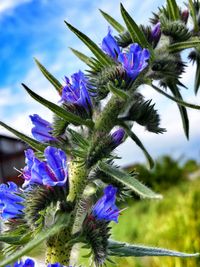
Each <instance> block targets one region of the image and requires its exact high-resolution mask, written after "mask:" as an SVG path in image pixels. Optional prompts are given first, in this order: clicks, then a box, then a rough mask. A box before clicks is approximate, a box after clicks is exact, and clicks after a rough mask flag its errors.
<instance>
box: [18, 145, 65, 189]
mask: <svg viewBox="0 0 200 267" xmlns="http://www.w3.org/2000/svg"><path fill="white" fill-rule="evenodd" d="M44 155H45V158H46V161H45V162H44V161H40V160H39V159H38V158H36V157H35V155H34V152H33V150H32V149H28V150H27V151H25V156H26V163H27V165H26V167H25V168H24V171H23V177H24V179H25V180H26V181H25V185H27V184H42V185H47V186H64V185H65V184H66V182H67V177H68V172H67V157H66V154H65V152H64V151H62V150H61V149H58V148H55V147H51V146H48V147H47V148H46V149H45V150H44Z"/></svg>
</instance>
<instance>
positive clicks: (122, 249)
mask: <svg viewBox="0 0 200 267" xmlns="http://www.w3.org/2000/svg"><path fill="white" fill-rule="evenodd" d="M108 254H109V255H110V256H117V257H144V256H170V257H181V258H186V257H198V256H199V253H193V254H189V253H183V252H178V251H174V250H169V249H164V248H156V247H147V246H143V245H137V244H135V245H132V244H128V243H122V242H117V241H113V240H109V241H108Z"/></svg>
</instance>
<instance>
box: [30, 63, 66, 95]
mask: <svg viewBox="0 0 200 267" xmlns="http://www.w3.org/2000/svg"><path fill="white" fill-rule="evenodd" d="M35 62H36V64H37V66H38V67H39V69H40V70H41V72H42V73H43V74H44V76H45V77H46V78H47V80H48V81H49V82H50V83H51V84H52V85H53V86H54V87H55V89H56V90H57V92H58V93H61V91H62V87H63V86H62V84H61V83H60V82H59V81H58V80H57V79H56V78H55V77H54V76H53V75H52V74H51V73H50V72H49V71H48V70H47V69H46V68H45V67H44V66H43V65H42V64H41V63H40V62H39V61H38V60H37V59H36V58H35Z"/></svg>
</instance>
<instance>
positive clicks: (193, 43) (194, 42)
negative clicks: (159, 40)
mask: <svg viewBox="0 0 200 267" xmlns="http://www.w3.org/2000/svg"><path fill="white" fill-rule="evenodd" d="M199 45H200V39H199V38H193V39H191V40H189V41H185V42H180V43H174V44H171V45H169V48H168V49H169V52H170V53H177V52H180V51H182V50H184V49H188V48H193V47H198V46H199Z"/></svg>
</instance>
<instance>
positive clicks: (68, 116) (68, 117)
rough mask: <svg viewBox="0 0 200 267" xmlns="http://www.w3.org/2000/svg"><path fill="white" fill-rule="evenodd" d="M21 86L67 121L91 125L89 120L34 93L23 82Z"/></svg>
mask: <svg viewBox="0 0 200 267" xmlns="http://www.w3.org/2000/svg"><path fill="white" fill-rule="evenodd" d="M22 86H23V87H24V88H25V90H26V91H27V93H28V94H29V95H30V96H31V97H32V98H33V99H35V100H36V101H37V102H39V103H41V104H42V105H44V106H45V107H47V108H48V109H50V110H51V111H53V112H54V113H55V114H56V115H58V116H59V117H60V118H63V119H64V120H66V121H67V122H69V123H72V124H75V125H77V124H80V125H86V126H88V127H92V126H93V122H92V121H91V120H84V119H82V118H80V117H79V116H77V115H75V114H73V113H71V112H69V111H67V110H65V109H63V108H61V107H59V106H57V105H56V104H54V103H52V102H50V101H48V100H46V99H44V98H43V97H41V96H39V95H38V94H36V93H34V92H33V91H32V90H30V89H29V88H28V87H27V86H26V85H25V84H22Z"/></svg>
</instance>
